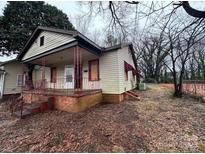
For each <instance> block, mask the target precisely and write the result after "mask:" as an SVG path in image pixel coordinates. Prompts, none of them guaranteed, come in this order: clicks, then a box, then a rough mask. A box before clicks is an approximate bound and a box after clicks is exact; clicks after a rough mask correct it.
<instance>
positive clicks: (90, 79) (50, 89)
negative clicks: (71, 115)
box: [17, 27, 137, 112]
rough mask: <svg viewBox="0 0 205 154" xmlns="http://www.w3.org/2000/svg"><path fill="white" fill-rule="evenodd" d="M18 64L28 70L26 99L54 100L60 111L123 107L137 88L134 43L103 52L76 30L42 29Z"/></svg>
mask: <svg viewBox="0 0 205 154" xmlns="http://www.w3.org/2000/svg"><path fill="white" fill-rule="evenodd" d="M17 60H18V61H19V62H20V63H22V64H25V66H27V69H28V70H26V71H25V70H24V71H23V73H24V77H25V79H24V80H25V85H24V87H23V90H22V95H23V97H24V100H25V101H27V102H32V101H35V100H39V99H40V97H41V96H42V95H44V96H45V95H46V96H52V97H54V104H55V108H56V109H60V110H65V111H71V112H78V111H82V110H84V109H86V108H88V107H90V106H93V105H95V104H97V103H99V102H102V101H104V102H113V103H117V102H121V101H122V100H123V99H124V93H125V92H126V91H130V90H132V89H134V88H135V87H136V75H137V70H136V69H135V66H136V65H135V53H134V49H133V46H132V44H119V45H116V46H112V47H108V48H103V47H100V46H99V45H97V44H96V43H94V42H92V41H91V40H90V39H88V38H87V37H86V36H84V35H82V34H81V33H79V32H78V31H67V30H62V29H54V28H48V27H38V28H37V29H36V30H35V31H34V32H33V34H32V35H31V37H30V39H29V40H28V42H27V43H26V45H25V47H24V49H23V50H22V51H21V53H20V54H19V55H18V56H17ZM29 70H30V71H29ZM29 74H30V75H29Z"/></svg>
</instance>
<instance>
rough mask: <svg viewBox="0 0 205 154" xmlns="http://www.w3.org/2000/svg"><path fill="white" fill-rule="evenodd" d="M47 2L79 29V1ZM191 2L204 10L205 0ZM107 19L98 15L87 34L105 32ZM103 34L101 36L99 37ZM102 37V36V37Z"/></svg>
mask: <svg viewBox="0 0 205 154" xmlns="http://www.w3.org/2000/svg"><path fill="white" fill-rule="evenodd" d="M6 3H7V2H5V1H0V15H2V14H3V9H4V7H5V6H6ZM46 3H49V4H51V5H53V6H56V7H57V8H58V9H60V10H62V11H63V12H64V13H66V14H67V15H68V17H69V18H70V21H71V22H72V23H73V25H74V26H75V28H77V30H79V29H78V27H77V25H76V19H75V18H76V17H77V16H79V15H82V14H83V13H84V11H85V10H83V9H85V8H82V7H80V5H79V2H72V1H58V2H57V1H46ZM190 4H191V5H192V6H193V7H195V8H197V9H201V10H203V9H204V8H205V5H204V4H205V2H199V1H198V2H196V1H195V2H190ZM105 22H106V21H105V19H103V18H102V17H97V18H95V19H94V20H92V23H91V25H90V26H89V33H88V34H86V35H87V36H88V37H89V34H91V33H94V32H96V31H97V32H98V31H101V34H102V33H104V32H103V26H104V25H105ZM144 24H145V20H144V21H143V20H140V21H139V27H144ZM100 37H102V36H99V38H100ZM100 39H101V38H100ZM12 58H15V57H9V58H8V57H0V61H5V60H9V59H12Z"/></svg>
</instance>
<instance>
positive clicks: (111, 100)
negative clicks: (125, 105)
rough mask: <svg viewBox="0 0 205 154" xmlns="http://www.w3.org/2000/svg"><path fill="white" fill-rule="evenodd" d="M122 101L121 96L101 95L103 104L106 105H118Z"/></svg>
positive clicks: (122, 97)
mask: <svg viewBox="0 0 205 154" xmlns="http://www.w3.org/2000/svg"><path fill="white" fill-rule="evenodd" d="M123 100H124V95H123V94H103V102H106V103H120V102H122V101H123Z"/></svg>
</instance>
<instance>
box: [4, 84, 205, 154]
mask: <svg viewBox="0 0 205 154" xmlns="http://www.w3.org/2000/svg"><path fill="white" fill-rule="evenodd" d="M149 87H150V89H149V90H147V91H143V92H138V91H137V93H138V94H139V95H140V96H141V98H142V100H141V101H125V102H123V103H120V104H102V105H98V106H96V107H93V108H91V109H90V110H87V111H85V112H82V113H75V114H74V113H73V114H72V113H67V112H60V111H50V112H46V113H42V114H38V115H34V116H31V117H27V118H26V119H23V120H18V119H15V118H12V117H10V116H9V114H8V112H5V110H4V108H3V107H2V106H3V105H0V152H205V104H202V103H200V102H198V101H197V100H194V99H192V98H188V97H186V98H182V99H173V98H172V97H171V92H170V90H168V89H166V88H163V87H160V86H159V85H149Z"/></svg>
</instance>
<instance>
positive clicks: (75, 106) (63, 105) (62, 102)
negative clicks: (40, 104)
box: [22, 91, 102, 112]
mask: <svg viewBox="0 0 205 154" xmlns="http://www.w3.org/2000/svg"><path fill="white" fill-rule="evenodd" d="M22 95H23V99H24V101H25V102H26V103H31V102H36V101H39V100H42V99H45V98H46V97H47V96H44V95H43V94H36V93H22ZM52 97H54V108H55V109H58V110H62V111H67V112H81V111H84V110H86V109H88V108H90V107H92V106H94V105H96V104H98V103H101V102H102V92H101V91H100V92H96V93H90V94H86V95H83V96H78V97H77V96H76V97H75V96H63V95H55V96H52Z"/></svg>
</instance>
